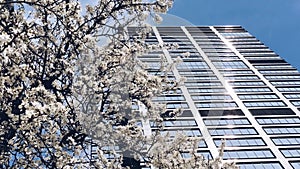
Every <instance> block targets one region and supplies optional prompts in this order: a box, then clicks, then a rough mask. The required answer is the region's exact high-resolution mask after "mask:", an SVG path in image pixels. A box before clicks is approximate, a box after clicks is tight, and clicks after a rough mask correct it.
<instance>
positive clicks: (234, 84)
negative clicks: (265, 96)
mask: <svg viewBox="0 0 300 169" xmlns="http://www.w3.org/2000/svg"><path fill="white" fill-rule="evenodd" d="M229 84H230V85H231V86H263V85H265V84H264V83H263V82H251V81H246V82H230V83H229Z"/></svg>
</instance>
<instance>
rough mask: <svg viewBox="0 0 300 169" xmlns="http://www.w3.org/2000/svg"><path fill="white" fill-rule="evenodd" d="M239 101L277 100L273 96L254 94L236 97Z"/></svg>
mask: <svg viewBox="0 0 300 169" xmlns="http://www.w3.org/2000/svg"><path fill="white" fill-rule="evenodd" d="M238 97H239V98H240V99H241V100H256V99H277V98H278V97H277V96H276V95H275V94H261V95H259V94H255V95H238Z"/></svg>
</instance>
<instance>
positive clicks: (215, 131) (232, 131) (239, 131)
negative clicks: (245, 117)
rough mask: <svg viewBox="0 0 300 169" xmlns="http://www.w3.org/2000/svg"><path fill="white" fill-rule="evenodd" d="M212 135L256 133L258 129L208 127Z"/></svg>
mask: <svg viewBox="0 0 300 169" xmlns="http://www.w3.org/2000/svg"><path fill="white" fill-rule="evenodd" d="M208 131H209V133H210V135H212V136H224V135H256V134H257V133H256V131H255V130H254V129H253V128H232V129H230V128H221V129H220V128H216V129H208Z"/></svg>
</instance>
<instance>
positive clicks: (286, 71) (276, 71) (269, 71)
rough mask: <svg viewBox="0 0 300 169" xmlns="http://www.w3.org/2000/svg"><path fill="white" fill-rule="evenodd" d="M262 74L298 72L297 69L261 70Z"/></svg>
mask: <svg viewBox="0 0 300 169" xmlns="http://www.w3.org/2000/svg"><path fill="white" fill-rule="evenodd" d="M259 72H260V73H262V74H283V73H298V71H297V70H261V71H259Z"/></svg>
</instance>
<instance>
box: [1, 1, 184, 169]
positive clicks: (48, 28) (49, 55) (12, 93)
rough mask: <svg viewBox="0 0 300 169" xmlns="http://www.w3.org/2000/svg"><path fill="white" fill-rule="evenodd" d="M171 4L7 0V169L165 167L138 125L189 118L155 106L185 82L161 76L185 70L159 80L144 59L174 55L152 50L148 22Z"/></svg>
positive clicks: (4, 23) (157, 142) (4, 79)
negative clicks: (157, 99) (148, 55)
mask: <svg viewBox="0 0 300 169" xmlns="http://www.w3.org/2000/svg"><path fill="white" fill-rule="evenodd" d="M172 3H173V1H172V0H156V1H153V2H148V1H146V0H145V1H144V0H122V1H120V0H99V1H98V2H97V3H96V5H94V6H91V5H87V6H85V7H84V6H83V5H82V4H80V2H79V1H77V0H56V1H54V0H0V32H1V34H0V53H1V54H0V96H1V97H0V123H1V125H0V126H1V127H0V168H76V167H78V168H79V167H81V168H90V167H95V168H124V167H133V166H138V165H140V164H139V160H140V159H144V162H145V163H151V161H147V159H150V158H151V159H152V162H153V161H155V160H158V159H156V157H157V155H156V154H155V153H156V151H157V147H159V145H160V143H162V142H161V141H162V140H161V139H159V138H161V137H160V135H159V134H158V133H157V134H155V135H153V136H150V137H146V136H145V135H144V134H143V130H142V128H141V126H140V125H139V124H140V122H142V121H146V120H149V119H151V120H153V121H156V122H157V123H162V121H163V119H165V118H170V116H176V115H177V114H178V113H180V110H175V111H172V112H166V106H165V104H157V103H154V102H153V101H152V98H153V97H154V96H159V95H162V94H164V93H165V92H168V91H174V90H176V89H178V87H179V86H180V84H181V83H182V81H181V80H178V81H176V80H170V79H168V78H167V76H160V74H164V75H166V74H168V72H169V71H171V69H172V67H174V66H175V64H176V63H172V64H169V65H168V64H167V65H164V66H162V67H161V69H160V70H157V71H158V73H157V75H150V74H149V72H147V70H146V68H145V65H144V63H142V62H141V61H140V60H139V58H138V56H139V55H142V54H144V53H147V52H149V51H153V50H161V48H162V47H165V46H160V45H149V44H146V43H145V38H146V37H147V36H148V35H149V33H151V28H150V27H149V26H145V25H144V24H143V21H144V20H145V19H146V18H147V16H148V15H150V16H154V17H155V18H154V19H155V20H157V21H160V18H159V17H158V15H156V14H157V13H165V12H167V10H168V9H169V8H170V7H171V6H172ZM131 24H135V25H137V27H139V28H140V29H138V30H137V32H136V35H137V36H134V37H133V36H129V35H128V33H127V30H126V29H127V26H129V25H131ZM137 105H143V106H144V107H145V110H146V111H147V113H141V111H139V110H138V109H134V108H133V107H136V106H137ZM185 141H186V140H184V139H183V138H182V139H178V140H177V142H175V143H176V144H177V143H179V142H185ZM95 149H96V150H95ZM180 151H181V149H180ZM166 153H169V150H168V151H166ZM164 158H165V159H161V160H167V158H169V156H168V155H166V156H164ZM155 163H156V164H155V166H158V167H159V165H160V164H163V163H157V161H155ZM158 164H159V165H158ZM163 165H164V164H163Z"/></svg>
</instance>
